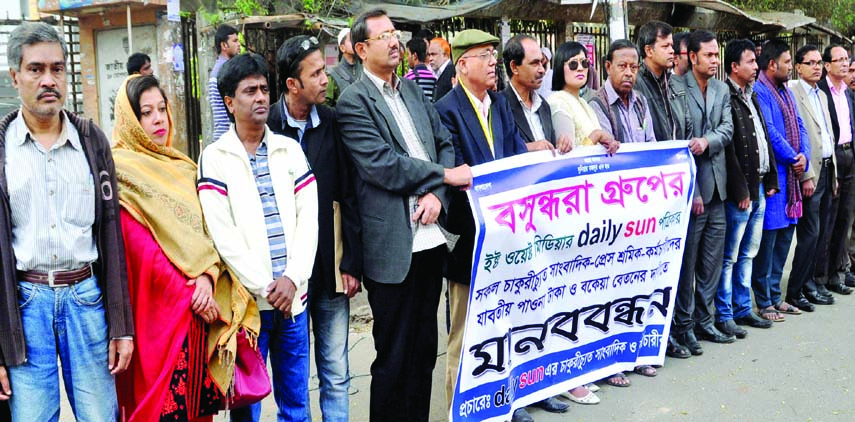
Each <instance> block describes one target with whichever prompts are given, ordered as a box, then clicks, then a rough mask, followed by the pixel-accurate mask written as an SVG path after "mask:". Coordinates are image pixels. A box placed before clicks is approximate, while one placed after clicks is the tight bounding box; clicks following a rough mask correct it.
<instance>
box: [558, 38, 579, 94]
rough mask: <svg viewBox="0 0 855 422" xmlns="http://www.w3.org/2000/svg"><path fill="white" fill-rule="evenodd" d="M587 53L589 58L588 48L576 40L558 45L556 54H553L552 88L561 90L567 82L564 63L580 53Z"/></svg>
mask: <svg viewBox="0 0 855 422" xmlns="http://www.w3.org/2000/svg"><path fill="white" fill-rule="evenodd" d="M579 53H585V58H587V54H588V49H587V48H585V46H584V45H582V44H579V43H577V42H576V41H568V42H565V43H564V44H561V45H559V46H558V48H557V49H556V50H555V55H554V56H552V90H553V91H561V90H562V89H564V85H565V84H566V83H565V81H566V79H564V63H566V62H567V61H568V60H570V59H572V58H573V57H576V56H578V55H579Z"/></svg>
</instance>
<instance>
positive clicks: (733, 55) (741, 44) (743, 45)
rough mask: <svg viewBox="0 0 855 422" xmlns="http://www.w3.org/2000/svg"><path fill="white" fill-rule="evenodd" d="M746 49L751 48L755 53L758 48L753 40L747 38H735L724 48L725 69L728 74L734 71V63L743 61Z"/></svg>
mask: <svg viewBox="0 0 855 422" xmlns="http://www.w3.org/2000/svg"><path fill="white" fill-rule="evenodd" d="M745 50H750V51H751V52H752V53H753V52H754V51H755V50H756V46H755V45H754V43H753V42H751V40H746V39H741V40H733V41H730V42H728V43H727V48H725V49H724V71H725V72H727V74H728V75H730V74H732V73H733V64H734V63H736V64H740V63H742V53H744V52H745Z"/></svg>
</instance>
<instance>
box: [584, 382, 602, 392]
mask: <svg viewBox="0 0 855 422" xmlns="http://www.w3.org/2000/svg"><path fill="white" fill-rule="evenodd" d="M585 388H587V389H588V390H591V391H593V392H595V393H596V392H597V391H600V386H599V385H597V384H594V383H592V382H589V383H587V384H585Z"/></svg>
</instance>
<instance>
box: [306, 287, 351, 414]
mask: <svg viewBox="0 0 855 422" xmlns="http://www.w3.org/2000/svg"><path fill="white" fill-rule="evenodd" d="M310 290H311V289H310ZM309 309H310V312H311V315H310V322H311V324H312V332H313V333H314V335H315V366H317V368H318V381H320V390H321V415H322V417H323V421H324V422H337V421H342V422H347V421H348V420H349V415H348V410H349V409H348V408H349V406H350V403H349V398H348V391H347V390H348V388H350V373H349V369H348V362H347V335H348V328H349V326H350V298H348V297H347V296H345V295H337V296H335V297H334V298H330V297H329V295H328V294H327V292H321V293H320V294H317V295H315V294H312V293H311V291H310V293H309ZM306 409H307V411H309V416H310V417H309V419H311V411H310V406H308V405H307V406H306Z"/></svg>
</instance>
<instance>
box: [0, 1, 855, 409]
mask: <svg viewBox="0 0 855 422" xmlns="http://www.w3.org/2000/svg"><path fill="white" fill-rule="evenodd" d="M337 42H338V46H339V49H340V52H341V58H340V62H339V64H338V65H336V66H335V67H332V68H329V69H328V68H326V66H325V58H324V56H323V53H324V52H323V49H322V46H321V45H320V43H319V42H318V40H317V39H316V38H315V37H312V36H305V35H302V36H295V37H291V38H289V39H287V40H286V41H285V42H284V43H283V44H282V45H281V46H280V47H279V49H278V51H277V54H276V68H277V69H278V75H271V74H269V73H268V63H267V62H266V61H265V59H264V58H262V57H261V56H259V55H256V54H252V53H243V54H241V53H240V50H241V45H240V42H239V33H238V31H237V30H236V29H235V28H233V27H230V26H228V25H222V26H221V27H220V28H218V30H217V32H216V35H215V49H216V51H217V53H218V55H219V57H218V59H217V62H216V64H215V66H214V69H213V71H212V73H211V79H210V80H209V84H208V86H209V102H210V105H211V108H212V111H213V113H212V117H213V128H214V138H213V140H212V141H213V142H211V143H210V144H209V145H208V146H207V147H206V148H205V149H204V151H203V152H202V154H201V156H200V158H199V160H198V163H197V162H194V161H193V160H191V159H190V158H188V157H187V156H186V155H184V154H183V153H181V152H180V151H178V150H177V149H175V148H174V147H173V146H172V136H173V132H174V129H175V122H173V120H172V113H171V108H170V105H169V100H168V98H167V95H166V94H165V93H164V91H163V89H161V87H160V84H159V82H158V79H157V78H156V77H155V76H154V75H152V74H151V72H152V67H151V60H150V58H148V57H147V56H144V55H136V54H135V55H133V56H131V58H130V60H129V63H128V72H129V74H130V76H129V77H128V78H127V79H126V80H125V81H124V83H123V84H122V86H121V87H120V88H119V91H118V92H117V95H116V100H115V106H114V110H115V128H114V130H113V133H112V136H111V137H108V136H106V135H105V134H104V133H102V131H101V130H100V129H99V128H98V127H97V126H96V125H95V124H94V123H93V122H92V121H91V120H88V119H83V118H80V117H78V116H76V115H75V114H74V113H71V112H68V111H66V110H65V109H64V108H63V104H64V101H65V96H66V90H67V76H66V67H65V66H66V59H67V48H66V45H65V42H64V41H63V38H62V37H61V36H60V35H59V34H58V33H57V31H56V30H55V29H53V28H52V27H50V26H48V25H46V24H42V23H25V24H22V25H20V26H19V27H18V28H16V29H15V30H14V31H13V33H12V34H11V36H10V39H9V43H8V55H7V57H8V60H9V64H10V74H11V77H12V80H13V81H14V85H15V87H16V89H17V90H18V93H19V96H20V99H21V108H20V110H18V111H15V112H12V113H10V114H9V115H7V116H5V117H3V118H2V120H0V145H2V148H0V158H2V160H0V163H3V166H4V168H3V171H2V172H0V189H2V190H3V191H4V193H5V195H0V198H3V199H0V200H2V201H4V202H5V206H3V207H0V233H2V235H0V259H2V260H0V268H2V271H0V277H2V279H0V286H2V290H0V291H2V298H3V300H0V401H2V402H8V404H9V406H10V409H11V415H12V417H13V418H14V419H15V420H25V421H29V420H34V421H35V420H38V421H57V420H58V418H59V409H60V403H59V376H58V372H59V370H60V368H61V370H62V372H63V379H64V382H65V390H66V393H67V396H68V399H69V401H70V403H71V407H72V409H73V412H74V414H75V417H76V418H77V419H79V420H91V421H111V420H123V421H124V420H128V421H167V420H169V421H174V420H184V421H190V420H194V421H195V420H211V418H212V416H213V415H215V414H217V413H218V412H220V411H222V410H223V409H225V408H228V407H229V406H228V404H229V403H230V400H231V398H232V397H233V396H234V395H235V393H236V392H235V388H237V387H236V383H235V372H236V369H235V359H236V355H237V354H238V348H239V347H240V346H239V344H249V345H250V346H249V347H252V348H254V349H257V350H258V352H260V355H261V356H262V357H263V359H264V360H265V361H268V362H269V365H270V371H271V373H272V392H273V397H274V401H275V406H276V413H277V418H278V420H280V421H285V420H288V421H291V420H293V421H307V420H311V412H310V409H311V406H310V403H309V367H310V336H311V337H312V338H313V339H314V359H315V364H316V366H317V372H318V380H319V383H320V409H321V412H322V418H323V420H324V421H347V420H349V419H350V415H349V399H348V388H349V383H350V374H349V368H348V342H347V339H348V330H349V321H350V319H349V313H350V312H349V306H350V305H349V303H350V299H351V298H352V297H354V296H355V295H356V294H358V293H360V292H361V291H362V290H363V288H364V289H365V290H366V291H367V292H366V294H367V298H368V302H369V305H370V307H371V311H372V315H373V326H372V334H373V338H374V345H375V350H376V358H375V359H374V361H373V362H372V364H371V377H372V378H371V388H370V403H369V408H370V410H369V412H370V420H371V421H396V422H397V421H427V420H428V418H429V411H430V403H431V385H432V379H433V372H434V369H435V366H436V359H437V353H436V352H437V348H438V335H437V329H438V328H437V326H438V318H437V310H438V307H439V303H440V300H441V298H442V290H443V279H446V280H447V281H448V288H447V292H448V295H447V299H446V300H447V303H448V309H449V315H448V329H449V336H448V345H447V350H448V353H447V357H448V359H447V366H446V370H445V378H446V383H445V386H446V389H445V394H446V398H447V400H448V403H450V402H451V399H452V397H453V394H454V391H455V383H456V381H457V370H458V364H459V358H460V355H461V346H462V342H463V331H464V324H465V321H466V312H467V304H468V301H469V294H470V274H471V267H472V255H473V248H474V244H475V239H474V235H475V222H474V220H473V217H472V212H471V209H470V205H469V202H468V199H467V196H466V193H465V192H464V191H465V189H467V188H468V187H469V186H470V185H471V183H472V173H471V171H470V166H475V165H479V164H482V163H485V162H489V161H493V160H498V159H502V158H505V157H510V156H515V155H520V154H526V153H528V152H530V151H538V150H553V151H554V152H555V153H556V154H561V153H566V152H568V151H570V150H572V149H573V148H574V147H576V146H585V145H591V146H594V147H598V148H602V151H603V152H604V153H606V154H608V155H613V154H616V153H620V152H619V149H620V146H621V144H623V143H630V142H631V143H647V142H656V141H667V140H687V141H688V148H689V150H690V152H691V153H692V154H693V155H694V158H695V163H696V165H697V176H696V186H695V189H694V198H693V200H692V205H691V208H692V215H691V218H690V221H689V228H688V233H687V235H686V241H685V243H684V246H685V249H684V255H683V262H682V269H681V273H680V280H679V283H678V286H677V289H676V297H675V306H674V314H673V321H672V325H671V335H670V338H669V339H668V341H667V348H666V354H667V356H669V357H671V358H680V359H685V358H689V357H691V356H698V355H701V354H702V353H703V347H702V345H701V343H700V342H699V341H698V340H699V339H700V340H705V341H710V342H715V343H732V342H734V341H735V340H736V339H737V338H740V339H741V338H745V337H746V336H747V335H748V333H749V332H748V331H747V330H746V329H745V328H744V327H751V328H759V329H769V328H770V327H772V326H773V325H774V323H775V322H779V321H783V320H784V318H785V315H798V314H800V313H802V312H813V311H814V310H815V308H816V306H817V305H831V304H833V303H835V299H836V298H835V295H849V294H851V293H852V291H853V289H852V287H855V275H853V274H852V272H851V271H852V262H853V258H855V241H851V240H850V237H851V236H852V226H853V220H855V157H853V148H852V141H853V137H855V136H853V135H855V94H853V92H855V81H853V79H855V78H853V77H852V75H853V74H855V72H850V66H852V61H851V60H850V59H849V55H848V52H847V50H846V49H845V48H843V47H842V46H839V45H830V46H827V47H825V48H824V49H823V50H820V49H819V48H818V47H816V46H813V45H806V46H803V47H801V48H799V49H798V51H796V52H795V55H794V56H792V55H791V52H790V46H789V45H788V44H787V43H785V42H782V41H780V40H770V41H767V42H765V43H764V44H763V45H762V46H761V45H755V44H754V43H752V42H751V41H749V40H745V39H743V40H734V41H730V42H728V43H727V45H726V47H725V49H724V57H723V68H724V70H725V73H726V75H718V74H717V73H718V69H719V66H720V61H721V59H722V58H720V57H719V55H720V47H719V44H718V41H717V40H716V36H715V34H714V33H712V32H709V31H706V30H696V31H693V32H691V33H681V34H674V33H673V28H672V27H671V26H669V25H668V24H666V23H663V22H657V21H653V22H649V23H647V24H645V25H643V26H642V27H640V28H639V29H638V39H637V42H632V41H630V40H616V41H614V42H612V43H611V46H610V48H609V50H608V54H607V56H606V57H605V73H606V74H607V75H608V77H607V79H606V80H605V81H604V82H603V84H602V86H601V87H598V86H596V85H594V84H593V81H592V80H591V79H592V78H594V75H592V68H593V64H592V63H591V57H590V56H589V54H588V50H587V49H586V47H585V46H583V45H582V44H579V43H577V42H565V43H563V44H561V45H559V46H558V47H557V48H556V49H555V51H554V54H553V53H552V51H550V50H549V49H546V48H545V47H546V46H541V45H539V43H538V41H537V39H536V38H534V37H532V36H529V35H525V34H518V35H515V36H514V37H512V38H510V40H509V41H507V43H505V45H504V46H500V44H501V41H500V40H499V38H497V37H496V36H495V35H493V34H488V33H485V32H483V31H480V30H464V31H462V32H459V33H458V34H457V35H456V36H455V37H454V38H453V39H451V40H450V42H449V41H448V40H445V39H443V38H439V37H435V36H434V35H433V34H431V33H430V31H426V30H425V31H421V32H419V33H417V34H415V36H414V37H413V39H412V40H410V41H409V42H407V43H406V45H404V44H403V43H402V42H401V32H400V31H398V30H396V29H395V26H394V24H393V22H392V20H391V19H389V17H388V16H387V15H386V13H385V12H384V11H383V10H380V9H375V10H371V11H368V12H365V13H363V14H361V15H360V16H358V17H356V18H355V19H354V21H353V25H352V26H351V27H350V28H348V29H345V30H342V31H341V32H340V33H339V34H338V37H337ZM500 47H501V48H500ZM499 50H501V56H500V55H499ZM405 55H406V56H407V60H408V64H409V67H410V68H411V71H410V72H409V73H407V74H406V76H403V77H402V76H399V74H398V73H397V72H398V69H399V67H400V64H401V63H402V61H403V60H404V58H405ZM499 59H501V61H500V60H499ZM793 69H795V71H796V74H797V76H798V78H797V79H795V80H790V79H791V78H790V75H791V72H792V70H793ZM502 73H504V74H505V75H507V80H503V79H504V78H503V77H502ZM277 77H278V81H279V83H280V86H279V92H281V95H280V96H279V98H273V99H271V98H270V95H269V92H270V83H271V81H272V80H273V79H275V78H277ZM544 86H546V87H548V88H547V90H544ZM794 235H795V238H796V240H795V241H796V254H795V256H796V258H795V259H794V261H793V266H792V271H791V273H790V277H789V280H788V281H787V283H786V284H787V288H786V290H785V291H782V288H781V281H782V280H781V278H782V274H783V268H784V264H785V262H786V260H787V256H788V253H789V251H790V249H791V246H792V241H793V237H794ZM850 256H852V257H853V258H850ZM752 292H753V296H754V299H755V303H754V304H752V300H751V296H752ZM755 308H756V309H757V311H755ZM663 340H664V339H663ZM268 358H269V359H268ZM57 360H59V362H61V365H58V363H57ZM633 372H634V373H636V374H638V375H641V376H648V377H652V376H656V374H657V369H656V368H654V367H652V366H647V365H642V366H638V367H636V368H635V369H634V371H633ZM598 384H607V385H611V386H615V387H628V386H629V385H630V384H631V380H630V378H628V377H627V376H626V375H625V374H623V373H617V374H614V375H612V376H609V377H607V378H605V379H603V380H601V382H598V383H593V384H588V385H581V386H576V387H575V388H572V389H570V390H569V391H567V392H565V393H562V394H561V395H560V396H558V397H553V398H550V399H547V400H543V401H540V402H538V403H535V404H533V405H532V406H535V407H538V408H541V409H544V410H546V411H549V412H557V413H563V412H566V411H567V410H568V407H569V405H568V403H567V402H565V401H563V400H561V399H560V398H562V397H563V398H565V399H567V400H569V401H571V402H575V403H578V404H597V403H599V402H600V399H599V397H597V395H596V394H595V392H596V391H597V390H598V389H599V388H600V387H599V386H598ZM13 392H14V393H13ZM32 403H40V405H39V406H33V405H32ZM229 410H230V417H231V420H233V421H258V420H259V418H260V414H261V404H260V403H256V404H253V405H250V406H246V407H240V408H233V409H229ZM512 420H513V421H514V422H525V421H532V420H533V419H532V417H531V415H530V414H529V413H528V412H527V411H526V409H525V408H521V409H517V410H516V411H515V412H514V413H513V418H512Z"/></svg>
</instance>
